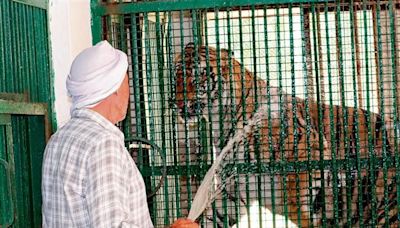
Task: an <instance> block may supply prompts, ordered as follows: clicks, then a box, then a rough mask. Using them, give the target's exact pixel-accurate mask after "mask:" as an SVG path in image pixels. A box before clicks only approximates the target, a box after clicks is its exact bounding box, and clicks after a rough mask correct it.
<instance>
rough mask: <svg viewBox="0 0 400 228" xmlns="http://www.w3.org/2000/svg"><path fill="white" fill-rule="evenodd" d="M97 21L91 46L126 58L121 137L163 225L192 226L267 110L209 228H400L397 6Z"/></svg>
mask: <svg viewBox="0 0 400 228" xmlns="http://www.w3.org/2000/svg"><path fill="white" fill-rule="evenodd" d="M253 2H254V3H253ZM92 15H93V24H92V28H93V37H94V40H95V41H99V40H101V39H107V40H109V41H110V42H111V43H112V44H113V46H114V47H116V48H119V49H121V50H123V51H125V52H126V53H127V54H128V57H129V63H130V64H129V76H130V85H131V97H130V99H131V102H130V112H129V118H128V119H127V120H126V121H125V122H124V123H123V124H122V125H121V128H122V129H123V130H124V133H125V136H126V139H127V147H128V148H129V151H130V152H131V153H132V156H133V159H135V161H136V164H137V166H138V168H139V169H140V171H141V173H142V175H143V176H144V179H145V182H146V187H147V190H148V195H149V197H148V203H149V209H150V213H151V216H152V219H153V223H154V225H155V226H156V227H164V226H165V225H168V224H171V223H172V222H173V221H175V220H176V218H179V217H186V216H187V215H188V212H189V210H190V208H191V205H192V201H193V198H194V196H195V194H196V192H197V189H198V187H199V185H200V183H201V181H202V179H203V177H204V175H205V173H206V172H207V170H208V169H209V168H210V166H211V165H212V164H213V161H214V160H215V159H216V157H217V156H218V155H219V153H220V152H221V150H222V149H223V148H224V147H225V146H226V145H227V143H228V141H229V140H230V139H231V138H232V137H233V136H234V135H235V133H236V132H238V131H240V130H243V129H244V128H245V126H246V125H247V124H248V122H249V121H251V120H252V118H253V117H254V116H255V115H256V114H257V113H259V112H261V111H259V110H265V111H262V112H263V113H261V114H262V119H261V121H260V122H259V123H258V124H257V125H256V126H254V127H253V128H252V132H251V133H250V134H248V135H246V136H245V137H243V138H242V139H241V140H240V142H239V141H238V142H236V143H235V144H234V145H233V146H232V148H231V149H230V152H229V155H227V156H226V158H225V159H224V161H223V168H222V169H221V171H220V172H219V174H218V177H216V178H215V182H214V184H215V186H214V187H215V188H216V189H215V190H216V192H219V194H217V195H216V196H215V200H214V201H213V202H211V203H210V206H209V207H208V208H207V209H206V210H205V211H204V213H203V215H202V216H201V217H200V218H199V220H198V221H199V223H200V224H201V226H202V227H249V226H250V227H273V225H275V226H276V227H283V226H295V227H331V226H337V227H348V226H355V227H381V226H387V227H389V226H398V225H399V224H400V223H399V221H400V214H399V212H400V211H399V208H400V204H399V202H400V194H398V191H400V186H399V185H400V182H399V179H400V157H399V152H400V151H399V150H400V149H399V143H400V140H399V138H400V94H399V93H400V82H399V75H400V73H399V72H400V67H399V55H400V49H399V44H400V41H399V39H400V31H399V30H400V25H399V23H400V4H399V3H398V2H397V1H353V0H352V1H323V0H319V1H317V0H314V1H312V0H309V1H305V0H297V1H289V0H261V1H248V0H231V1H222V0H215V1H195V0H184V1H169V0H168V1H162V0H159V1H144V2H133V1H132V2H130V1H127V0H123V1H119V2H118V1H100V2H99V1H96V0H92Z"/></svg>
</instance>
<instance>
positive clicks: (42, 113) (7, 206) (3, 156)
mask: <svg viewBox="0 0 400 228" xmlns="http://www.w3.org/2000/svg"><path fill="white" fill-rule="evenodd" d="M2 98H3V99H2ZM49 129H50V125H49V122H48V115H47V104H45V103H32V102H28V101H27V100H26V99H24V96H23V95H19V94H1V93H0V228H3V227H9V226H10V227H24V228H25V227H41V223H42V214H41V205H42V198H41V171H42V159H43V152H44V149H45V146H46V139H47V138H48V136H49Z"/></svg>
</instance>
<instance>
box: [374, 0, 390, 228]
mask: <svg viewBox="0 0 400 228" xmlns="http://www.w3.org/2000/svg"><path fill="white" fill-rule="evenodd" d="M380 8H381V4H380V1H379V0H378V1H377V7H376V22H377V23H376V24H377V30H378V37H377V39H378V67H379V73H378V80H379V94H380V96H381V97H380V99H378V100H379V106H380V107H379V110H380V115H381V118H382V121H383V123H384V122H385V121H384V120H385V107H384V100H385V94H384V85H383V82H384V76H383V61H382V42H383V41H382V31H381V26H382V25H383V26H385V25H384V23H381V9H380ZM386 42H387V41H386ZM388 114H389V113H388ZM381 133H382V142H383V145H382V158H383V195H384V197H383V198H384V199H383V200H384V213H385V221H389V211H388V205H389V192H388V177H387V175H388V164H387V162H386V158H387V156H388V151H387V150H386V149H387V147H386V142H387V140H388V139H387V137H386V136H387V131H386V124H382V131H381ZM385 227H389V223H388V222H385Z"/></svg>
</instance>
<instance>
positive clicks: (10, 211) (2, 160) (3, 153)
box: [0, 114, 15, 226]
mask: <svg viewBox="0 0 400 228" xmlns="http://www.w3.org/2000/svg"><path fill="white" fill-rule="evenodd" d="M0 126H1V131H0V135H1V139H2V141H1V142H0V145H1V147H0V165H1V166H2V167H4V171H5V175H4V176H3V175H0V180H1V183H6V184H5V186H4V188H3V187H2V188H1V189H2V190H1V191H0V200H1V202H3V203H2V204H1V205H0V206H1V208H0V212H1V213H0V214H1V217H0V226H11V225H12V224H13V223H14V219H15V216H14V213H15V202H14V200H15V197H14V196H13V191H14V189H15V185H14V179H11V176H10V175H11V169H14V167H11V166H10V165H9V162H7V161H9V160H8V158H9V157H10V156H9V153H12V151H9V150H8V148H10V147H11V146H12V142H10V141H9V140H8V139H9V138H8V135H7V133H9V127H11V116H10V115H4V114H0ZM11 139H12V138H11ZM11 149H12V148H11ZM4 178H5V179H4ZM6 202H7V203H6ZM7 206H8V207H7ZM6 216H8V219H7V217H6Z"/></svg>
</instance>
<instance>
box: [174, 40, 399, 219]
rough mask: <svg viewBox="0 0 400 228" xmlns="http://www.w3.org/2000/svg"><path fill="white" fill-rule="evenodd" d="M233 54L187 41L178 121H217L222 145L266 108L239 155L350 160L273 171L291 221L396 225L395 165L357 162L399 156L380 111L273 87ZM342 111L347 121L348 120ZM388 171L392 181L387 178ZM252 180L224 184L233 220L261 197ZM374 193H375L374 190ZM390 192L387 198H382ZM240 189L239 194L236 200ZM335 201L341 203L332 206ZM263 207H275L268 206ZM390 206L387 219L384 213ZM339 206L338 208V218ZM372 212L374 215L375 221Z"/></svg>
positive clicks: (179, 75)
mask: <svg viewBox="0 0 400 228" xmlns="http://www.w3.org/2000/svg"><path fill="white" fill-rule="evenodd" d="M231 55H232V54H231V53H229V52H228V51H227V50H224V49H221V50H220V51H217V50H216V49H215V48H212V47H205V46H200V47H199V48H196V49H195V48H194V45H193V44H192V43H191V44H188V45H187V46H186V48H185V50H184V57H183V58H182V56H181V55H177V57H176V59H175V64H176V65H175V67H176V69H175V70H176V71H175V72H176V88H175V89H176V104H177V107H178V111H179V114H178V118H179V120H180V121H179V122H180V123H181V124H195V123H196V122H197V121H198V117H199V116H200V117H205V118H206V119H208V120H210V119H213V121H211V125H212V129H213V131H214V133H213V136H212V137H213V139H214V140H213V141H214V145H215V146H216V147H217V148H218V149H219V150H220V149H222V148H223V147H224V143H226V141H227V140H228V139H229V138H230V137H232V135H233V134H234V132H235V130H237V129H239V128H242V127H243V126H244V125H245V122H246V120H248V119H250V118H251V117H252V115H253V114H254V112H255V111H256V110H257V105H268V106H269V107H268V108H269V110H270V113H269V114H268V118H265V119H263V122H262V126H261V127H260V129H259V133H260V134H259V136H257V134H254V137H250V138H249V139H247V141H248V143H247V145H240V146H238V150H239V152H237V154H238V157H237V158H236V159H239V160H242V161H244V160H246V161H247V162H257V160H262V161H263V162H270V161H271V160H272V158H273V160H274V161H275V162H280V161H281V162H296V163H301V162H303V163H305V164H311V163H312V162H318V161H320V160H321V159H323V160H324V161H328V162H325V163H324V164H328V163H329V164H330V165H331V167H333V166H334V164H335V163H334V161H337V163H339V161H344V162H345V165H344V166H343V167H342V168H337V169H336V171H335V169H334V167H333V168H324V167H319V166H318V167H311V166H307V167H309V168H308V170H307V171H305V170H302V171H297V172H294V171H289V172H282V173H280V174H279V175H278V174H277V175H276V176H274V177H273V179H271V180H273V181H274V180H277V182H278V183H275V184H276V185H275V188H276V189H277V190H276V192H275V197H277V198H279V197H280V198H281V199H282V200H281V201H282V202H281V203H283V201H284V202H285V203H286V204H287V207H280V209H277V210H278V212H280V213H283V212H284V211H286V212H287V213H288V214H289V218H290V219H291V220H292V221H293V222H295V223H297V224H298V225H301V226H302V227H308V226H310V225H311V224H312V225H314V226H320V225H322V223H323V217H325V218H326V221H325V222H326V224H327V225H328V226H330V225H335V224H338V225H340V226H350V225H351V226H356V227H357V226H360V225H361V224H364V225H371V224H376V225H378V226H383V225H384V224H385V223H386V224H390V225H391V226H397V225H398V224H399V222H398V219H397V216H398V215H397V214H398V211H397V183H396V172H395V171H396V170H395V168H393V167H394V166H391V167H389V168H388V169H387V172H384V171H383V170H382V169H381V168H379V169H378V168H376V169H375V168H374V169H372V171H370V169H368V165H370V163H368V164H367V165H366V166H365V165H364V166H363V165H362V164H359V161H360V160H362V159H367V160H366V161H367V162H370V161H371V160H372V159H371V156H374V157H376V158H382V157H383V156H384V152H385V155H386V156H391V155H393V151H392V148H391V146H390V143H389V142H388V139H389V135H388V134H387V133H386V134H383V133H382V132H385V131H384V130H383V129H384V127H385V126H386V125H385V121H383V119H382V118H381V116H380V115H379V114H375V113H372V112H368V111H366V110H363V109H355V108H352V107H340V106H330V105H325V104H321V105H318V104H317V103H316V102H314V101H312V100H308V101H307V100H304V99H301V98H298V97H292V95H290V94H287V93H285V92H284V91H280V90H279V88H277V87H273V86H270V85H269V84H268V82H267V81H265V80H262V79H259V78H256V77H255V76H254V75H253V74H252V73H251V72H250V71H248V70H247V69H246V68H244V67H243V66H242V65H241V64H240V63H239V62H238V61H237V60H235V59H234V58H233V57H232V56H231ZM267 94H268V96H267ZM318 110H320V112H318ZM319 114H320V115H321V118H319ZM344 114H346V116H347V118H344V117H343V116H344ZM219 119H222V122H220V121H219ZM345 121H346V122H347V123H346V122H345ZM256 136H257V137H256ZM258 144H259V145H260V146H257V145H258ZM245 150H247V151H248V152H249V153H245ZM217 153H218V151H217ZM245 154H248V157H245ZM378 160H379V159H378ZM346 161H352V162H348V163H346ZM371 164H372V163H371ZM384 174H385V175H386V178H387V181H386V183H384V181H383V175H384ZM322 177H323V178H322ZM246 178H247V180H248V177H246ZM246 178H244V177H243V178H239V179H237V180H236V181H239V184H238V183H236V185H235V184H231V185H227V186H226V191H227V193H226V194H227V196H228V197H227V198H228V200H231V201H232V205H235V204H236V205H237V204H238V203H239V204H240V209H239V210H240V211H239V212H237V211H235V210H237V209H231V210H232V211H233V212H229V215H228V216H227V217H228V220H229V221H228V223H229V224H230V225H233V224H235V223H236V221H237V218H235V216H233V215H234V214H235V213H242V211H243V210H244V211H246V209H245V208H246V205H248V204H250V202H249V201H252V200H253V198H254V200H257V196H256V195H252V197H253V198H249V197H248V195H247V196H246V191H245V187H244V186H245V185H246V184H245V179H246ZM310 178H311V179H310ZM267 179H268V178H267ZM253 180H254V181H255V177H254V179H253ZM371 180H373V181H374V183H371ZM253 184H254V185H255V183H253ZM385 184H386V185H385ZM385 186H386V187H387V188H386V191H385ZM238 188H239V190H238ZM279 189H280V190H279ZM282 189H283V190H282ZM359 191H361V192H359ZM373 192H375V195H376V197H375V198H374V197H373V196H372V195H371V193H373ZM384 193H386V194H387V197H386V198H387V199H388V201H385V200H384ZM238 194H239V198H240V199H237V197H236V196H237V195H238ZM279 195H280V196H279ZM372 200H375V203H372V202H371V201H372ZM335 201H336V205H338V208H334V205H335V204H334V203H333V202H335ZM219 206H221V205H219ZM265 206H266V207H268V208H271V205H269V204H268V203H265ZM385 207H386V212H388V216H387V217H388V218H389V220H388V221H386V219H385V216H384V215H385V214H384V213H385ZM232 208H234V206H232ZM277 208H278V207H277ZM334 210H338V211H337V212H336V216H335V212H334ZM298 212H299V213H298ZM374 212H376V216H375V217H376V220H375V221H372V217H373V216H372V215H373V213H374ZM215 213H217V217H219V218H220V220H219V221H218V225H219V226H222V225H221V224H222V222H223V220H224V219H225V220H226V217H223V216H222V215H223V214H225V213H224V211H223V209H221V208H219V209H217V211H215ZM218 215H219V216H218ZM323 215H324V216H323ZM335 217H336V218H337V219H336V220H334V218H335ZM361 217H362V218H361Z"/></svg>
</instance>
